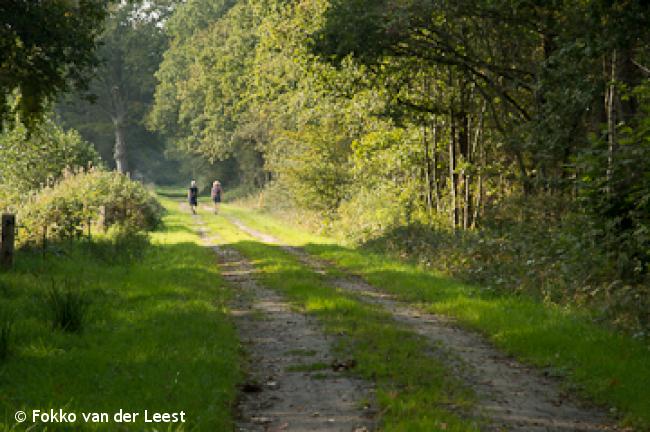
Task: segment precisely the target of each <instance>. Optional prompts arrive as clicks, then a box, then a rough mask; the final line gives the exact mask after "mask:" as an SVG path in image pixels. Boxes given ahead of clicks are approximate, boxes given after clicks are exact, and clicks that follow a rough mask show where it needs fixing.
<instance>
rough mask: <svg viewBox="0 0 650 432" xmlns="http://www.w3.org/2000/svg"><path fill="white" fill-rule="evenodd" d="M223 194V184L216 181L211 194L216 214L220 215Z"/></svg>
mask: <svg viewBox="0 0 650 432" xmlns="http://www.w3.org/2000/svg"><path fill="white" fill-rule="evenodd" d="M222 193H223V189H222V188H221V183H220V182H219V180H215V181H214V182H213V183H212V191H211V192H210V196H211V197H212V202H213V203H214V214H218V213H219V203H220V202H221V194H222Z"/></svg>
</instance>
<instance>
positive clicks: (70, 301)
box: [45, 281, 88, 333]
mask: <svg viewBox="0 0 650 432" xmlns="http://www.w3.org/2000/svg"><path fill="white" fill-rule="evenodd" d="M45 303H46V304H47V306H48V308H49V310H50V314H51V318H52V326H53V327H54V328H58V329H61V330H63V331H66V332H71V333H78V332H81V330H82V329H83V324H84V319H85V316H86V312H87V310H88V301H87V300H86V298H85V296H84V295H83V294H82V293H81V292H80V291H75V290H73V289H72V288H71V286H70V283H69V281H65V282H64V286H63V288H60V287H58V286H57V283H56V282H55V281H52V287H51V288H50V290H49V291H48V293H47V297H46V302H45Z"/></svg>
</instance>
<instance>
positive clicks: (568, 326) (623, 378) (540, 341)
mask: <svg viewBox="0 0 650 432" xmlns="http://www.w3.org/2000/svg"><path fill="white" fill-rule="evenodd" d="M225 212H226V214H228V215H233V216H236V217H238V218H239V219H241V220H242V221H244V222H245V223H246V224H247V225H249V226H250V227H252V228H254V229H257V230H260V231H264V232H267V233H270V234H272V235H274V236H276V237H278V238H280V239H282V241H283V242H286V243H287V244H293V245H299V246H303V247H304V248H305V250H306V251H308V252H309V253H310V254H313V255H314V256H317V257H319V258H322V259H325V260H328V261H330V262H333V263H335V264H336V265H337V266H338V267H340V268H341V269H344V270H346V271H348V272H350V273H353V274H357V275H359V276H362V277H363V278H364V279H365V280H367V281H368V282H369V283H371V284H372V285H374V286H376V287H377V288H379V289H382V290H384V291H386V292H388V293H391V294H393V295H395V296H397V298H399V299H401V300H404V301H407V302H412V303H414V304H417V305H419V306H420V307H422V308H423V309H425V310H426V311H429V312H433V313H439V314H444V315H448V316H451V317H454V318H456V319H457V320H459V322H460V323H462V324H463V325H464V326H466V327H468V328H471V329H474V330H476V331H478V332H480V333H482V334H484V335H486V336H487V337H488V338H489V339H491V340H492V342H493V343H494V344H495V345H496V346H498V347H499V348H501V349H503V350H504V351H506V352H508V353H510V354H513V355H515V356H517V357H518V358H519V359H522V360H524V361H526V362H528V363H531V364H534V365H537V366H540V367H545V368H548V369H549V370H550V371H551V372H552V373H554V374H557V375H559V376H562V377H564V378H565V383H566V385H567V386H568V387H570V388H571V389H573V390H575V391H578V392H580V393H582V394H584V395H585V396H587V397H589V398H590V399H592V400H594V401H595V402H598V403H602V404H604V405H609V406H610V407H613V408H615V414H616V415H620V416H621V417H622V419H623V423H626V424H632V425H635V426H636V427H638V428H639V429H641V430H650V367H649V366H648V365H650V347H648V346H647V344H644V343H643V342H642V341H640V340H637V339H634V338H632V337H629V336H625V335H622V334H618V333H616V332H615V331H613V330H611V329H608V328H606V327H604V326H601V325H599V324H597V323H594V322H592V320H591V319H590V316H589V315H588V313H586V312H584V311H580V310H577V309H574V308H570V307H559V306H554V305H549V304H544V303H541V302H539V301H536V300H535V299H532V298H528V297H526V296H523V295H518V296H517V295H501V294H497V293H495V292H493V291H492V290H488V289H484V288H483V287H480V286H472V285H467V284H463V283H461V282H458V281H456V280H454V279H452V278H449V277H447V276H445V275H443V274H440V273H438V272H432V271H430V270H428V269H425V268H423V267H420V266H418V265H415V264H410V263H406V262H399V261H398V260H396V259H395V258H394V257H388V256H384V255H380V254H377V253H372V252H369V251H367V250H362V249H355V248H353V247H351V246H349V245H347V246H346V245H341V244H336V242H334V241H333V240H332V239H324V240H323V239H322V237H319V236H313V235H311V234H305V235H304V236H303V231H302V230H300V229H297V228H295V227H289V226H286V225H285V224H283V223H282V221H279V220H276V219H274V218H273V217H272V216H270V215H267V214H259V213H257V212H254V211H250V210H246V209H241V208H226V209H225Z"/></svg>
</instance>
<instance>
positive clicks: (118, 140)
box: [113, 118, 128, 174]
mask: <svg viewBox="0 0 650 432" xmlns="http://www.w3.org/2000/svg"><path fill="white" fill-rule="evenodd" d="M113 127H114V129H115V147H114V149H113V159H114V160H115V167H116V169H117V171H118V172H121V173H122V174H125V173H126V172H127V171H128V166H127V161H126V139H125V137H124V126H123V123H122V119H120V118H116V119H113Z"/></svg>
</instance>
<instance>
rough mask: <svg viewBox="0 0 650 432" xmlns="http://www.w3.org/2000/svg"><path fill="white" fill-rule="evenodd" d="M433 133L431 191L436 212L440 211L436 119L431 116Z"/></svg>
mask: <svg viewBox="0 0 650 432" xmlns="http://www.w3.org/2000/svg"><path fill="white" fill-rule="evenodd" d="M431 129H432V133H433V159H432V161H431V164H432V168H433V169H432V176H433V179H432V180H433V193H434V196H435V198H436V213H439V212H440V183H439V181H438V119H437V118H436V116H434V117H433V124H432V126H431Z"/></svg>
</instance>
